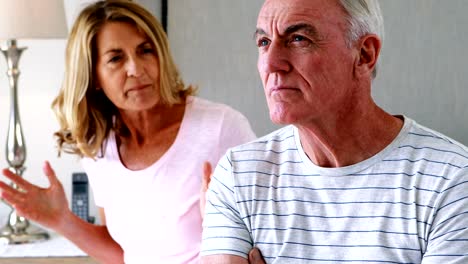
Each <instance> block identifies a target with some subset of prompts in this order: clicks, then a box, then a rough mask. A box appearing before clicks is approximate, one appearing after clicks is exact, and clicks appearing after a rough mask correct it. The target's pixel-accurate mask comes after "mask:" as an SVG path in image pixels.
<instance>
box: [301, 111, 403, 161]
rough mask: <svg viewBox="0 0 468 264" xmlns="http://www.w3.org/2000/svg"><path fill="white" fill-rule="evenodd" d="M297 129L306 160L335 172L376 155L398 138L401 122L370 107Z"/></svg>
mask: <svg viewBox="0 0 468 264" xmlns="http://www.w3.org/2000/svg"><path fill="white" fill-rule="evenodd" d="M296 126H297V127H298V129H299V136H300V139H301V144H302V147H303V149H304V151H305V153H306V154H307V156H308V157H309V159H310V160H311V161H312V162H313V163H314V164H316V165H318V166H321V167H331V168H336V167H344V166H349V165H353V164H356V163H359V162H361V161H363V160H366V159H368V158H370V157H372V156H374V155H375V154H377V153H379V152H380V151H381V150H383V149H384V148H385V147H386V146H388V145H389V144H390V143H391V142H392V141H393V140H394V139H395V138H396V137H397V135H398V133H399V132H400V130H401V128H402V126H403V120H401V119H400V118H397V117H394V116H392V115H390V114H388V113H386V112H385V111H383V110H382V109H380V108H379V107H377V106H376V105H375V104H373V105H372V107H369V109H367V111H364V112H363V111H359V112H358V113H357V114H353V113H348V115H343V117H342V118H337V120H330V119H328V120H327V121H326V122H321V124H316V123H309V124H306V125H296Z"/></svg>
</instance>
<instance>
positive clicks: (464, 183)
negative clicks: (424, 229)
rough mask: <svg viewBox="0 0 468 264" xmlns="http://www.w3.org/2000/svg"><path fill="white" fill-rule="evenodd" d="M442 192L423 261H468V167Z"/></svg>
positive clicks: (446, 263)
mask: <svg viewBox="0 0 468 264" xmlns="http://www.w3.org/2000/svg"><path fill="white" fill-rule="evenodd" d="M457 176H460V177H454V178H455V179H456V181H450V182H451V183H450V184H449V185H447V186H446V188H445V189H444V190H442V191H440V193H439V194H438V200H439V202H438V204H439V205H438V208H436V209H435V214H434V220H433V221H432V223H431V225H430V227H429V228H430V230H429V237H428V241H427V249H426V252H425V253H424V255H423V260H422V262H421V264H440V263H444V264H462V263H463V264H464V263H468V191H467V190H468V188H467V187H468V168H466V167H465V168H464V169H462V170H461V173H460V175H457Z"/></svg>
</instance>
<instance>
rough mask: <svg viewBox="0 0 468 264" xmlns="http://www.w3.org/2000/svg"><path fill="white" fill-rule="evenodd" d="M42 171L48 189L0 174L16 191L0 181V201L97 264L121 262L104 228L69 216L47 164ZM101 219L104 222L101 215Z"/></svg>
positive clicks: (62, 191) (113, 243) (66, 203)
mask: <svg viewBox="0 0 468 264" xmlns="http://www.w3.org/2000/svg"><path fill="white" fill-rule="evenodd" d="M43 170H44V173H45V175H46V176H47V178H48V179H49V183H50V186H49V187H48V188H41V187H38V186H36V185H33V184H31V183H29V182H28V181H26V180H24V179H23V178H21V177H20V176H18V175H16V174H14V173H12V172H11V171H9V170H7V169H5V170H3V175H4V176H5V177H6V178H8V179H10V180H11V181H12V182H13V183H14V184H16V186H17V187H18V188H13V187H11V186H10V185H8V184H6V183H4V182H2V181H0V196H1V198H3V199H4V200H5V201H6V202H7V203H9V204H10V205H11V206H12V207H13V208H15V210H16V211H17V213H18V214H19V215H21V216H24V217H26V218H27V219H30V220H32V221H35V222H37V223H39V224H40V225H43V226H45V227H48V228H50V229H52V230H54V231H56V232H57V233H59V234H61V235H63V236H64V237H66V238H67V239H69V240H70V241H72V242H73V243H75V244H76V245H77V246H78V247H79V248H81V249H82V250H83V251H84V252H86V253H88V254H89V255H90V256H91V257H93V258H95V259H96V260H98V261H99V262H102V263H112V264H114V263H123V251H122V249H121V247H120V246H119V244H117V242H115V241H114V240H113V239H112V237H111V236H110V234H109V232H108V230H107V227H106V226H105V225H102V226H97V225H93V224H90V223H88V222H86V221H84V220H82V219H81V218H79V217H77V216H76V215H75V214H73V213H72V211H71V210H70V208H69V206H68V201H67V198H66V196H65V191H64V190H63V186H62V184H61V183H60V181H59V180H58V179H57V177H56V175H55V172H54V170H53V169H52V168H51V166H50V164H49V163H48V162H46V163H45V165H44V168H43ZM101 211H102V213H104V212H103V210H101ZM102 219H104V221H105V216H104V217H103V218H102Z"/></svg>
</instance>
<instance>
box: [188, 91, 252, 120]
mask: <svg viewBox="0 0 468 264" xmlns="http://www.w3.org/2000/svg"><path fill="white" fill-rule="evenodd" d="M187 105H188V106H189V107H190V109H191V110H192V111H194V112H196V111H198V112H202V113H205V114H207V115H214V116H217V117H220V118H222V117H223V118H229V119H246V118H245V116H244V115H243V114H242V113H241V112H240V111H238V110H236V109H234V108H233V107H231V106H229V105H227V104H224V103H219V102H214V101H211V100H208V99H205V98H201V97H195V96H190V97H189V98H187Z"/></svg>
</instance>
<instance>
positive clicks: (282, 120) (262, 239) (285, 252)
mask: <svg viewBox="0 0 468 264" xmlns="http://www.w3.org/2000/svg"><path fill="white" fill-rule="evenodd" d="M382 28H383V24H382V16H381V12H380V8H379V5H378V2H377V1H376V0H361V1H357V0H287V1H286V0H266V1H265V3H264V5H263V7H262V9H261V11H260V14H259V17H258V22H257V30H256V33H255V35H256V42H257V46H258V51H259V57H258V70H259V72H260V76H261V79H262V82H263V86H264V89H265V94H266V97H267V102H268V107H269V110H270V117H271V119H272V121H273V122H275V123H278V124H288V126H286V127H284V128H282V129H280V130H278V131H275V132H273V133H271V134H269V135H267V136H265V137H263V138H260V139H258V140H256V141H254V142H251V143H248V144H246V145H242V146H239V147H236V148H233V149H231V150H230V151H229V152H228V153H227V154H226V155H225V157H224V158H223V159H222V160H221V161H220V163H219V164H218V167H217V168H216V170H215V173H214V176H213V179H212V180H211V183H210V189H209V190H208V194H207V197H208V198H207V199H208V201H207V205H206V215H205V220H204V234H203V244H202V252H201V254H202V263H216V264H219V263H248V261H247V256H248V255H247V254H248V253H249V251H250V250H251V249H252V248H253V247H256V248H259V249H260V251H261V252H262V254H263V257H264V259H265V262H267V263H424V264H429V263H444V264H448V263H450V264H455V263H457V264H458V263H459V264H462V263H464V264H466V263H468V149H467V148H466V147H465V146H463V145H461V144H459V143H457V142H455V141H454V140H452V139H450V138H448V137H446V136H444V135H441V134H439V133H437V132H434V131H432V130H430V129H428V128H425V127H423V126H421V125H419V124H417V123H416V122H415V121H413V120H411V119H410V118H408V117H406V116H392V115H390V114H389V113H387V112H385V111H384V110H382V109H381V108H380V107H379V106H377V105H376V104H375V102H374V101H373V99H372V98H371V84H372V79H373V78H374V76H375V74H376V65H377V61H378V57H379V54H380V49H381V46H382V34H383V30H382Z"/></svg>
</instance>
